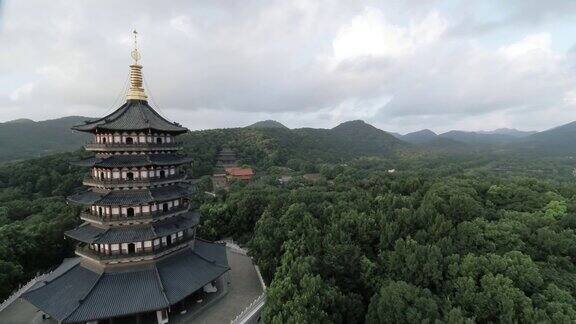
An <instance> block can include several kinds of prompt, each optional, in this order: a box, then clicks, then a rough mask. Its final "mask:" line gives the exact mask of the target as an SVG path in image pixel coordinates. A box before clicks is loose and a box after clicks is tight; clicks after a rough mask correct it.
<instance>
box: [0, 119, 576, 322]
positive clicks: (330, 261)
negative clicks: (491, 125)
mask: <svg viewBox="0 0 576 324" xmlns="http://www.w3.org/2000/svg"><path fill="white" fill-rule="evenodd" d="M342 137H343V138H342ZM346 138H347V139H346ZM184 140H185V143H184V144H185V145H184V146H185V148H186V150H187V151H188V152H189V153H192V157H193V158H194V163H193V167H192V169H193V172H194V174H195V175H205V174H210V173H211V165H213V163H214V157H215V154H216V152H217V151H218V148H219V146H222V145H227V146H232V147H233V148H234V149H235V150H237V152H238V154H239V155H240V157H241V159H242V163H247V164H250V165H251V166H254V167H255V168H256V169H257V174H256V177H255V179H254V181H253V182H252V183H250V184H244V183H233V184H232V185H231V188H230V191H229V192H218V194H217V195H216V197H212V196H207V195H204V194H203V193H204V191H205V190H212V188H210V186H211V181H210V179H209V178H208V177H203V178H201V180H200V182H199V186H200V190H198V195H197V196H196V197H194V203H195V204H196V205H198V206H200V207H199V208H200V210H201V212H202V214H203V218H202V221H201V223H200V225H199V229H198V235H199V237H202V238H205V239H211V240H219V239H222V238H225V237H233V238H234V239H235V240H236V241H237V242H239V243H240V244H242V245H243V246H246V247H248V248H249V250H250V253H251V255H252V256H253V258H254V260H255V262H256V263H257V264H258V265H259V266H260V269H261V270H262V273H263V276H264V277H265V280H266V281H267V283H268V287H269V289H268V292H267V300H266V305H265V308H264V310H263V314H262V321H263V323H352V324H354V323H474V322H478V323H574V322H575V321H576V267H575V266H574V260H576V200H575V199H576V198H575V197H576V185H575V183H576V182H575V181H574V177H573V176H572V175H571V171H572V169H573V168H574V164H575V162H574V161H573V160H571V159H562V160H558V161H554V160H545V161H538V160H528V161H520V160H514V159H508V158H507V159H505V160H503V161H494V160H492V159H491V158H490V157H487V156H485V155H483V156H480V158H478V157H465V156H460V157H457V158H455V157H451V156H432V155H428V154H422V155H417V154H416V155H407V154H394V153H395V152H396V149H397V147H399V148H400V150H402V149H403V144H402V143H401V142H398V141H397V140H390V135H389V134H387V133H385V132H382V131H380V130H377V129H374V128H373V127H371V126H369V125H366V124H364V123H362V122H352V123H346V124H344V125H341V126H340V127H337V128H335V129H324V130H317V129H316V130H314V129H300V130H292V131H290V130H283V129H266V130H262V129H258V130H255V129H244V128H242V129H240V128H238V129H227V130H210V131H202V132H192V133H190V134H188V135H185V136H184ZM389 140H390V141H389ZM338 145H343V146H342V147H341V146H338ZM353 145H356V146H357V147H352V146H353ZM350 152H353V154H352V153H350ZM389 153H392V154H389ZM354 154H357V156H354ZM363 154H365V155H369V156H365V155H363ZM80 158H81V156H80V153H66V154H56V155H51V156H47V157H42V158H38V159H33V160H27V161H21V162H16V163H10V164H5V165H1V166H0V299H3V298H4V297H6V296H7V295H8V294H9V293H10V291H12V290H13V289H15V288H16V287H17V286H18V285H19V284H22V283H24V282H26V281H27V280H29V279H30V278H31V277H33V276H34V274H35V273H36V272H37V271H46V270H49V269H50V268H52V267H54V266H56V265H58V264H59V263H60V262H61V260H62V258H64V257H70V256H73V252H72V247H71V246H70V244H71V242H70V241H69V240H65V239H64V236H63V232H64V231H65V230H68V229H70V228H72V227H73V226H74V225H75V224H77V222H79V219H78V217H77V215H78V213H79V209H75V208H74V207H73V206H69V205H67V204H66V203H65V200H64V197H65V196H66V195H69V194H71V193H72V192H73V191H74V190H75V189H77V188H78V187H79V186H80V183H81V179H82V177H83V176H84V175H85V174H86V172H87V170H86V169H83V168H79V167H70V166H69V164H68V162H69V161H70V160H78V159H80ZM344 159H345V161H344V163H342V162H341V161H342V160H344ZM504 164H505V166H506V168H499V169H505V170H513V169H517V170H525V171H524V172H517V173H510V174H509V173H508V172H505V173H502V172H500V171H494V170H493V169H494V168H492V166H494V165H496V166H498V165H504ZM282 166H288V167H289V168H282ZM543 166H545V167H546V168H552V171H553V172H550V173H540V172H538V173H533V172H532V171H533V170H534V169H543ZM392 168H393V169H395V172H390V169H392ZM280 172H288V174H289V175H291V178H290V179H291V180H289V181H288V182H285V183H282V184H280V183H279V182H278V176H279V174H280ZM308 172H318V173H319V174H320V176H319V178H318V180H310V179H309V178H307V177H305V176H304V174H305V173H308Z"/></svg>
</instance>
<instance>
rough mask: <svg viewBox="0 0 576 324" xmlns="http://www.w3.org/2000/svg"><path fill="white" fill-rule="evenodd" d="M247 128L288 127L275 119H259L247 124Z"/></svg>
mask: <svg viewBox="0 0 576 324" xmlns="http://www.w3.org/2000/svg"><path fill="white" fill-rule="evenodd" d="M247 127H249V128H283V129H288V127H286V126H284V125H283V124H282V123H279V122H277V121H275V120H270V119H269V120H263V121H259V122H256V123H254V124H252V125H250V126H247Z"/></svg>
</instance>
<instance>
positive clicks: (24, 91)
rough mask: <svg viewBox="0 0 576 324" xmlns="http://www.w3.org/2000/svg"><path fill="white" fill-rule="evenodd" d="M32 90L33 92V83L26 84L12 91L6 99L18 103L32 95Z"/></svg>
mask: <svg viewBox="0 0 576 324" xmlns="http://www.w3.org/2000/svg"><path fill="white" fill-rule="evenodd" d="M32 90H34V83H26V84H24V85H22V86H20V87H18V88H16V89H15V90H14V91H12V93H10V95H9V96H8V97H9V98H10V100H12V101H18V100H21V99H24V98H26V97H29V96H30V94H31V93H32Z"/></svg>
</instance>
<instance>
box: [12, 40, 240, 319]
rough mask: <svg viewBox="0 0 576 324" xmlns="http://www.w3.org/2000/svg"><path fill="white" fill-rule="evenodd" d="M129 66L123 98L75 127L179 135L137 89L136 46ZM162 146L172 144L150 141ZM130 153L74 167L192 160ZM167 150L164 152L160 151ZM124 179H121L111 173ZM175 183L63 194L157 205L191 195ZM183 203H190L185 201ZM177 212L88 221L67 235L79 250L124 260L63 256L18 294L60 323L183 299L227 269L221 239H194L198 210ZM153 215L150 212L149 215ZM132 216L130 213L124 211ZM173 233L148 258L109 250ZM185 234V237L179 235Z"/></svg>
mask: <svg viewBox="0 0 576 324" xmlns="http://www.w3.org/2000/svg"><path fill="white" fill-rule="evenodd" d="M132 56H133V58H134V60H135V62H134V64H132V65H130V69H131V75H130V80H131V83H132V86H131V88H130V90H129V92H128V95H127V101H126V103H125V104H124V105H122V106H121V107H120V108H118V109H117V110H116V111H114V112H112V113H111V114H109V115H108V116H106V117H104V118H100V119H97V120H95V121H89V122H86V123H85V124H84V125H79V126H75V127H74V128H73V129H75V130H78V131H83V132H91V133H99V132H106V131H113V132H116V131H118V132H124V131H126V132H141V131H145V132H146V133H150V132H159V133H170V134H172V135H178V134H182V133H185V132H186V131H187V129H186V128H184V127H182V126H181V125H179V124H177V123H172V122H170V121H168V120H166V119H165V118H163V117H162V116H160V114H158V113H157V112H156V111H154V109H152V107H150V105H148V103H147V101H146V98H147V96H146V94H145V93H144V89H143V87H142V74H141V69H142V66H141V65H139V64H138V62H137V61H138V60H139V57H140V56H139V54H138V51H137V49H135V50H134V52H133V53H132ZM98 144H100V145H101V146H102V150H101V151H100V152H102V151H104V152H108V153H110V152H111V151H113V150H112V147H113V145H114V143H98ZM154 144H155V146H157V147H159V148H162V147H163V146H164V147H168V146H169V145H173V144H172V143H157V144H156V143H154ZM132 151H135V152H138V153H140V154H134V155H112V156H107V157H102V156H99V155H98V156H96V157H94V158H90V159H87V160H84V161H81V162H78V163H76V164H77V165H84V166H89V167H110V168H113V167H118V168H122V167H137V166H150V165H158V166H164V165H181V164H184V163H189V162H190V161H191V159H190V158H187V157H184V156H180V155H177V154H172V153H170V154H168V153H166V154H147V153H149V150H146V149H143V150H140V149H139V147H138V146H134V150H132ZM159 151H168V150H161V149H160V150H159ZM115 180H116V181H118V182H120V183H122V182H125V181H126V180H122V179H115ZM176 182H177V183H173V184H169V185H166V186H163V187H153V188H147V189H123V190H102V189H96V188H92V189H91V190H87V191H84V192H81V193H77V194H75V195H72V196H70V197H68V200H69V201H71V202H74V203H79V204H84V205H95V204H97V205H109V206H116V207H120V206H134V205H142V204H148V203H159V202H165V201H169V200H175V199H179V198H190V195H191V194H192V192H193V186H191V185H190V184H189V183H187V182H185V181H183V178H182V179H176ZM180 202H181V205H180V206H185V207H187V206H189V204H188V201H187V199H183V200H181V201H180ZM177 212H178V213H170V214H169V215H168V214H167V216H170V217H166V218H163V219H152V216H150V217H151V219H150V220H151V221H154V220H156V222H152V223H147V224H131V223H128V224H124V225H120V226H111V225H112V224H108V223H107V222H108V221H102V222H100V223H98V225H94V224H90V223H85V224H83V225H81V226H79V227H77V228H75V229H73V230H70V231H67V232H66V236H68V237H70V238H72V239H74V240H77V241H79V242H81V243H80V245H79V250H77V254H79V255H84V254H82V253H81V252H82V250H80V249H84V250H83V251H90V253H95V254H96V255H97V256H102V257H104V256H108V254H110V255H111V256H113V257H115V258H124V260H121V261H124V262H116V261H114V262H113V263H114V264H112V262H111V263H107V262H99V261H100V259H98V258H95V259H92V258H90V257H86V258H84V257H80V258H74V259H70V260H67V261H65V262H64V263H63V264H62V265H61V266H60V267H59V268H57V269H56V270H55V271H54V272H53V273H51V274H50V275H48V277H47V278H46V279H45V280H43V281H42V282H38V283H36V284H35V285H34V286H33V287H32V288H31V289H29V290H28V291H27V292H26V293H24V294H23V295H22V297H23V298H25V299H26V300H28V301H29V302H30V303H32V304H33V305H35V306H36V307H38V308H39V309H41V310H42V311H43V312H45V313H47V314H49V315H50V316H52V317H53V318H54V319H56V320H57V321H58V322H63V323H69V322H86V321H94V320H100V319H107V318H113V317H118V316H125V315H133V314H138V313H143V312H149V311H158V310H161V309H166V308H168V307H170V305H174V304H175V303H177V302H179V301H181V300H182V299H184V298H185V297H187V296H189V295H191V294H192V293H194V292H196V291H198V290H199V289H201V288H202V287H204V286H205V285H206V284H208V283H210V282H212V281H214V280H216V279H218V278H219V277H220V276H221V275H222V274H224V273H225V272H226V271H228V270H229V269H230V268H229V266H228V261H227V257H226V247H225V246H224V245H220V244H216V243H210V242H206V241H202V240H198V239H196V237H195V231H194V230H191V229H192V228H194V227H195V226H196V225H198V223H199V220H200V214H199V212H197V211H191V210H190V209H186V208H182V209H178V210H177ZM150 215H152V213H150ZM127 219H128V220H129V219H130V218H129V217H127ZM176 233H178V234H182V235H177V239H176V240H174V241H172V240H169V239H166V240H162V243H161V244H160V247H159V249H156V245H155V244H154V245H152V246H151V249H150V251H145V252H146V253H148V252H149V253H151V254H153V256H154V257H153V258H148V259H143V258H139V257H137V258H133V256H136V255H137V253H136V251H130V248H129V249H128V250H129V251H128V252H122V253H118V254H114V252H113V250H114V251H119V250H116V249H115V247H118V245H116V246H114V245H115V244H119V243H136V242H148V243H151V241H153V240H155V239H157V238H165V237H170V236H173V235H174V234H176ZM178 238H183V239H178ZM96 244H109V245H110V246H109V247H108V249H106V250H107V252H103V251H102V250H101V249H100V247H101V246H100V245H98V246H97V247H98V248H96Z"/></svg>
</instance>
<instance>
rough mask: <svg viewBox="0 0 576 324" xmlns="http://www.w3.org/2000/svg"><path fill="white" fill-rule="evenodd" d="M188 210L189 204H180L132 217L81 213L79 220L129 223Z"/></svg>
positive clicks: (136, 214)
mask: <svg viewBox="0 0 576 324" xmlns="http://www.w3.org/2000/svg"><path fill="white" fill-rule="evenodd" d="M189 208H190V204H182V205H180V206H178V207H172V208H168V210H166V211H164V210H156V211H153V212H148V213H135V214H134V215H133V216H128V215H121V214H117V215H106V214H104V215H102V216H100V215H95V214H92V213H90V212H82V213H81V214H80V218H81V219H84V220H89V221H95V222H100V223H105V222H129V221H138V220H144V219H148V220H154V219H157V218H162V217H164V216H171V215H174V214H177V213H180V212H184V211H188V210H189Z"/></svg>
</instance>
